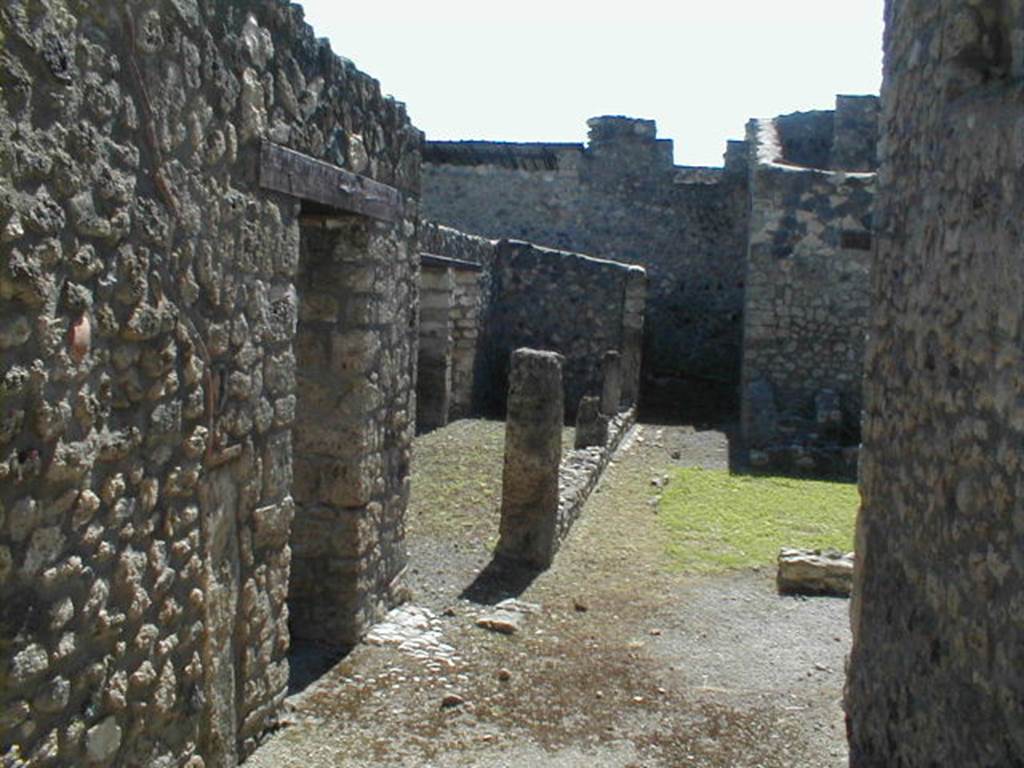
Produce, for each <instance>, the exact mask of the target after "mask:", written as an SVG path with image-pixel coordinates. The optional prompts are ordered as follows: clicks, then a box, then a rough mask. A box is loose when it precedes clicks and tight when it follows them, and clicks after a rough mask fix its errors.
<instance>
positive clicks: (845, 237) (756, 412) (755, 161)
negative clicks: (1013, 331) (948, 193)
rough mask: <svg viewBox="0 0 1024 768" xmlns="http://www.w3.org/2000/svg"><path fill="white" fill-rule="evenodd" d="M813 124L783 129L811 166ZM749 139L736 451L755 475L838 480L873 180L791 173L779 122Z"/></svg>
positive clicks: (854, 402) (861, 325) (847, 438)
mask: <svg viewBox="0 0 1024 768" xmlns="http://www.w3.org/2000/svg"><path fill="white" fill-rule="evenodd" d="M813 114H814V117H815V119H814V120H811V121H810V123H809V125H810V126H811V127H812V128H814V129H815V131H816V132H811V131H810V130H809V129H808V130H806V131H799V130H797V127H796V126H798V125H800V123H797V122H796V116H788V118H787V119H788V120H789V121H790V122H789V123H786V124H785V130H788V131H790V132H791V133H792V134H793V135H795V136H797V137H799V138H800V140H801V141H803V142H804V143H803V144H800V145H799V146H800V147H801V149H800V152H802V153H804V155H805V156H809V155H810V154H815V153H817V154H821V148H820V147H819V146H818V144H816V143H814V142H812V141H811V138H813V137H816V136H817V135H818V134H820V133H821V129H820V126H819V123H822V122H823V121H822V119H821V118H820V116H819V113H813ZM822 114H826V115H829V116H830V117H834V115H833V113H822ZM749 131H750V133H749V137H748V142H749V144H750V146H751V152H752V159H751V182H750V197H751V213H750V239H749V248H748V256H747V276H746V299H745V310H744V338H743V388H742V399H741V406H742V424H743V435H744V442H745V445H746V446H747V447H748V448H750V449H752V455H751V459H752V462H753V463H754V464H755V465H759V466H760V465H765V464H768V465H772V466H775V467H777V468H782V469H806V470H815V471H835V472H840V473H842V472H846V473H847V474H849V473H850V472H852V471H854V466H855V464H854V463H853V462H852V461H851V460H850V458H849V457H850V454H847V457H846V458H845V459H844V457H843V454H842V449H841V446H844V445H846V446H849V445H856V444H857V443H858V442H859V434H860V429H859V425H860V414H861V379H862V363H863V359H864V343H865V335H866V332H867V319H868V313H869V305H870V301H869V280H870V271H871V266H870V261H871V248H872V242H873V239H872V234H871V232H872V209H873V200H874V187H875V175H874V174H873V173H854V172H845V171H828V170H821V169H816V168H800V167H796V166H794V165H793V164H792V162H791V161H790V160H789V159H788V158H787V157H786V156H785V152H786V151H787V150H786V141H796V139H794V138H792V137H790V138H789V139H786V138H785V136H784V135H783V127H782V126H781V125H780V123H779V121H778V120H755V121H752V122H751V125H750V128H749ZM851 133H852V132H851ZM827 135H828V137H829V139H830V140H831V137H832V135H833V134H832V132H828V134H827ZM790 151H795V150H792V147H791V148H790ZM797 156H801V155H800V154H799V153H797ZM819 159H821V160H822V162H823V164H825V165H827V164H828V155H827V154H826V155H825V157H824V158H819ZM836 403H838V406H837V405H836ZM826 446H835V450H822V451H819V450H818V448H819V447H823V448H824V447H826Z"/></svg>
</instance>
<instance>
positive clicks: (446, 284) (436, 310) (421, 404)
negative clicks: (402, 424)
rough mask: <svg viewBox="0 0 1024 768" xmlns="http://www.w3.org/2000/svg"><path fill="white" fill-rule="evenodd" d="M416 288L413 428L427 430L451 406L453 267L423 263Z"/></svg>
mask: <svg viewBox="0 0 1024 768" xmlns="http://www.w3.org/2000/svg"><path fill="white" fill-rule="evenodd" d="M419 288H420V332H419V350H418V362H417V364H416V430H417V431H418V432H426V431H428V430H431V429H437V428H438V427H443V426H444V425H445V424H447V423H448V413H449V410H450V408H451V399H452V356H453V352H454V339H453V336H452V330H453V329H452V326H453V325H454V323H453V313H452V309H453V304H454V301H455V296H454V293H455V271H454V269H452V268H451V267H434V266H427V265H423V266H422V268H421V269H420V284H419Z"/></svg>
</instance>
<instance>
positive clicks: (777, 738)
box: [247, 421, 850, 768]
mask: <svg viewBox="0 0 1024 768" xmlns="http://www.w3.org/2000/svg"><path fill="white" fill-rule="evenodd" d="M502 429H503V427H502V425H500V424H495V423H489V422H482V421H463V422H457V423H455V424H453V425H451V426H449V427H447V428H445V429H443V430H438V431H437V432H434V433H431V434H430V435H426V436H423V437H421V438H419V439H418V441H417V446H416V462H417V467H418V468H417V470H416V471H417V476H416V477H414V490H413V493H414V499H413V502H412V504H411V506H410V512H409V522H408V531H407V537H408V542H409V556H410V572H409V581H410V586H411V587H412V590H413V600H412V604H411V605H412V606H414V608H412V609H410V611H409V612H407V613H406V614H404V615H405V625H403V626H407V628H408V630H409V632H410V633H411V635H409V637H411V638H412V639H411V641H409V642H406V643H405V645H403V646H398V645H396V644H393V643H392V644H388V643H387V642H386V641H385V644H365V645H361V646H359V647H357V648H356V649H355V650H354V651H352V652H351V653H350V654H349V655H348V656H347V657H345V658H344V659H342V660H340V661H338V662H337V663H336V664H334V665H333V666H331V667H329V668H327V667H328V665H327V664H326V663H325V662H324V657H323V656H322V655H320V654H318V653H317V652H316V650H315V649H304V648H300V649H296V653H295V673H294V678H295V682H294V684H295V688H296V692H295V694H294V695H293V696H292V697H291V698H290V699H289V710H290V711H289V713H288V715H287V718H286V723H285V725H284V727H282V728H281V729H280V730H279V731H278V732H276V733H275V734H273V735H272V736H271V737H270V738H268V739H267V741H266V742H265V743H264V744H263V745H262V746H261V748H260V749H259V750H258V751H257V753H256V754H255V755H254V756H253V757H252V758H251V759H250V760H249V761H248V762H247V766H252V768H287V767H288V766H302V768H326V767H327V766H331V767H334V766H338V767H349V766H351V767H352V768H356V767H357V766H358V767H362V766H408V767H410V768H411V767H412V766H416V767H420V768H431V767H435V768H443V767H446V766H452V767H456V766H481V768H491V767H493V768H497V767H499V766H500V767H503V768H518V767H520V766H523V767H524V768H525V767H526V766H529V767H530V768H535V766H537V765H544V766H554V767H555V768H558V767H559V766H593V767H594V768H600V767H603V766H608V767H609V768H611V767H612V766H614V767H616V768H627V767H631V766H636V767H640V766H643V767H645V768H646V767H647V766H666V767H673V768H674V767H675V766H708V767H710V766H721V767H722V768H725V767H728V768H747V767H749V768H755V767H764V768H768V767H774V766H778V767H779V768H782V767H783V766H784V767H785V768H793V767H794V766H809V767H813V768H821V767H832V766H834V767H836V768H838V767H839V766H845V765H846V764H847V752H846V739H845V730H844V725H843V714H842V710H841V705H840V699H841V695H842V685H843V678H844V669H843V667H844V661H845V657H846V654H847V653H848V650H849V644H850V635H849V623H848V618H847V611H848V603H847V601H845V600H840V599H832V598H813V599H802V598H793V597H780V596H778V595H777V594H776V592H775V589H774V572H773V569H771V568H769V567H765V568H761V569H755V570H746V571H739V572H729V573H724V574H719V575H715V576H703V577H693V576H687V575H685V574H680V573H676V572H675V571H674V570H673V568H672V564H671V561H670V560H669V559H668V557H667V555H666V554H665V546H664V545H665V538H664V536H665V534H664V532H663V530H662V529H661V527H660V525H659V523H658V518H657V494H658V492H659V488H658V486H657V484H656V483H655V481H658V482H660V478H662V477H664V476H665V475H666V473H668V472H669V471H670V470H671V468H673V467H678V466H694V465H699V466H704V467H709V468H714V467H725V466H726V465H727V461H728V443H727V439H726V436H725V435H724V434H722V433H720V432H710V431H708V432H696V431H694V430H693V429H690V428H686V427H656V426H650V425H643V426H639V427H637V428H635V430H634V431H633V433H631V435H630V436H629V437H628V438H627V440H626V442H625V443H624V445H623V447H622V448H621V449H620V451H619V454H618V456H617V457H616V459H615V461H614V462H613V463H612V465H611V466H610V467H609V469H608V471H607V473H606V474H605V477H604V479H603V480H602V482H601V484H600V485H599V487H598V489H597V491H596V492H595V494H594V495H593V496H592V497H591V500H590V501H589V502H588V504H587V507H586V509H585V512H584V514H583V516H582V517H581V519H580V520H579V521H578V522H577V524H576V526H575V527H574V529H573V531H572V533H571V535H570V537H569V539H568V540H567V541H566V543H565V544H564V545H563V548H562V550H561V551H560V552H559V554H558V557H557V559H556V563H555V565H554V567H552V568H551V569H550V570H549V571H547V572H545V573H543V574H540V575H539V576H538V577H536V578H535V579H532V580H531V579H528V578H526V577H522V578H518V579H515V578H511V579H510V578H508V577H501V575H500V574H499V576H494V575H493V573H492V569H490V568H488V564H489V562H490V550H491V548H492V547H493V545H494V542H495V537H496V531H497V525H498V516H497V505H498V495H499V492H500V469H501V435H502ZM568 436H569V437H571V435H568ZM438 484H441V485H440V486H439V485H438ZM481 572H483V574H484V575H483V576H480V574H481ZM508 595H512V596H518V598H519V600H521V601H524V602H525V603H527V604H529V605H527V606H526V608H525V609H524V610H526V611H527V612H526V613H524V614H522V623H521V627H520V629H519V631H518V632H516V633H515V634H512V635H505V634H498V633H495V632H491V631H488V630H485V629H482V628H480V627H478V626H477V625H476V620H477V619H478V618H479V617H480V616H481V615H482V614H484V613H486V612H488V611H489V610H491V604H493V603H494V602H496V601H497V600H499V599H501V598H503V597H505V596H508ZM530 606H532V607H530ZM417 633H419V634H417ZM385 634H386V632H385ZM403 637H405V636H404V635H403ZM379 641H380V639H379V638H378V642H379ZM325 669H326V671H325ZM321 673H322V674H321Z"/></svg>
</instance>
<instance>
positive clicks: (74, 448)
mask: <svg viewBox="0 0 1024 768" xmlns="http://www.w3.org/2000/svg"><path fill="white" fill-rule="evenodd" d="M0 42H2V52H0V88H2V91H0V400H2V416H0V753H2V752H4V751H6V750H8V749H9V748H11V747H12V746H13V745H15V744H16V745H18V746H19V747H20V751H21V752H22V754H23V756H24V757H25V758H26V759H27V760H28V762H29V763H30V764H32V765H40V766H42V765H51V764H54V765H56V764H62V765H89V764H94V763H95V764H103V765H111V766H120V765H125V766H129V765H132V766H134V765H146V766H181V765H189V766H191V767H192V768H197V767H198V766H201V765H204V764H205V765H207V766H229V765H233V764H234V763H235V762H236V760H237V759H238V758H240V757H242V756H244V755H245V754H246V753H247V752H248V751H250V750H251V749H252V747H253V745H254V743H255V739H256V738H257V737H258V736H259V735H260V734H261V733H262V732H263V730H264V729H265V728H266V727H267V725H268V724H269V723H271V722H272V721H273V719H274V716H275V712H276V710H277V708H278V705H279V704H280V702H281V700H282V697H283V696H284V692H285V686H286V680H287V674H288V671H287V661H286V657H285V654H286V652H287V649H288V643H289V640H288V637H289V632H288V628H287V623H288V607H287V597H286V596H287V594H288V581H289V572H290V570H291V566H292V562H291V559H292V555H291V549H290V547H289V533H290V529H291V520H292V517H293V516H294V515H295V514H296V509H295V506H296V505H295V502H294V500H293V499H294V495H293V481H292V477H293V469H294V462H293V451H294V449H293V443H295V442H296V440H295V439H293V434H292V428H293V426H294V424H295V419H296V410H297V408H298V407H299V403H300V402H301V399H302V397H303V396H304V395H303V393H302V392H301V391H300V390H301V386H300V385H298V384H297V380H296V376H297V371H296V351H295V336H296V327H297V323H298V320H299V317H300V315H301V314H302V313H303V311H304V309H303V301H304V297H303V296H302V295H301V288H300V289H299V290H297V288H296V280H297V271H298V270H299V264H300V258H301V254H302V246H301V244H300V227H299V215H300V205H299V203H298V201H297V200H294V199H291V198H288V197H285V196H282V195H278V194H271V193H267V192H263V191H261V190H260V189H259V187H258V180H257V171H258V162H259V141H260V139H263V138H269V139H272V140H273V141H276V142H278V143H280V144H284V145H287V146H289V147H292V148H294V149H296V150H299V151H301V152H304V153H306V154H308V155H312V156H313V157H316V158H319V159H323V160H326V161H328V162H331V163H335V164H339V165H343V166H345V167H347V168H349V169H350V170H352V171H356V172H359V173H363V174H366V175H369V176H372V177H374V178H375V179H377V180H378V181H382V182H384V183H387V184H391V185H394V186H397V187H399V188H400V189H402V190H405V191H406V192H407V193H408V194H409V195H410V196H412V197H414V196H415V194H416V192H417V189H418V166H419V151H418V147H419V142H420V135H419V133H418V132H417V131H415V129H413V128H412V127H411V126H410V124H409V121H408V118H407V117H406V115H405V112H404V109H403V108H402V107H401V105H399V104H396V103H395V102H393V101H390V100H387V99H385V98H383V97H382V95H381V92H380V89H379V86H378V85H377V83H376V82H375V81H374V80H372V79H370V78H369V77H367V76H365V75H363V74H361V73H360V72H358V71H357V70H356V69H355V67H354V66H353V65H352V64H351V63H350V62H347V61H345V60H343V59H340V58H338V57H336V56H335V55H334V54H333V53H331V51H330V49H329V48H328V46H327V44H326V43H324V42H322V41H317V40H316V39H315V38H314V35H313V33H312V31H311V30H310V29H309V27H308V26H306V25H305V24H304V23H303V21H302V13H301V10H300V9H299V8H298V6H294V5H289V4H287V3H284V2H278V1H277V0H206V1H202V0H131V1H130V2H126V3H115V2H110V1H109V0H102V1H100V2H79V1H78V0H36V1H34V2H23V1H22V0H9V2H5V3H4V4H3V7H2V8H0ZM412 203H413V205H412V208H411V209H410V210H409V212H408V217H409V218H408V220H407V221H406V222H405V223H404V224H399V225H398V226H396V227H391V228H386V229H382V228H380V227H382V226H383V225H376V224H373V225H368V226H369V227H370V228H371V235H370V239H371V240H372V241H373V242H374V243H376V245H374V244H372V243H369V244H367V245H366V247H365V248H364V251H365V252H367V253H369V252H376V253H377V254H378V256H379V257H380V261H379V262H378V263H377V267H376V271H375V272H374V273H373V275H372V276H368V277H367V278H366V279H367V281H368V282H367V285H366V288H365V291H366V292H368V293H375V294H376V295H378V296H381V297H383V296H385V295H387V292H388V291H395V290H404V291H406V292H407V294H408V295H407V296H406V300H405V301H404V303H402V304H400V305H399V309H398V313H397V314H396V315H391V314H388V313H389V312H390V311H391V309H389V308H388V307H387V305H386V303H385V302H384V300H383V299H381V300H380V301H374V302H370V303H369V304H368V305H367V306H373V307H375V308H376V309H377V310H378V311H379V314H377V315H375V317H376V319H375V320H372V321H370V320H368V321H366V326H365V331H364V337H363V338H361V339H359V340H358V343H359V344H364V345H365V352H359V353H356V352H352V354H353V355H354V356H355V358H357V359H358V360H359V361H360V362H359V365H360V366H362V367H361V368H360V370H361V375H362V376H363V377H364V378H365V379H366V381H365V383H364V384H362V385H361V386H364V388H365V396H366V397H367V398H372V399H374V402H376V403H377V407H376V409H375V410H373V411H372V412H368V414H367V424H366V428H365V430H364V434H365V435H366V437H367V441H366V454H365V456H360V457H359V460H358V461H357V462H355V463H356V464H358V466H360V467H361V468H362V469H361V470H360V471H364V472H365V473H366V476H367V477H368V478H372V486H373V487H372V493H373V495H374V496H375V497H379V498H385V499H387V500H388V501H387V506H385V507H384V509H383V510H382V511H380V512H379V514H380V515H381V516H389V515H390V516H396V515H400V514H401V506H402V504H401V499H402V494H403V493H404V484H405V477H406V476H407V470H408V467H407V460H406V454H407V451H408V444H409V441H410V439H411V429H412V427H411V423H412V419H411V417H410V412H411V387H412V384H411V382H412V377H413V373H414V365H415V363H414V361H413V360H412V350H413V349H414V346H413V345H414V338H413V334H414V333H415V316H414V314H413V312H414V310H413V309H412V307H413V306H414V304H415V301H414V295H415V294H414V292H415V289H416V286H415V270H416V266H415V265H416V260H415V246H414V238H415V227H414V223H413V219H414V218H415V209H414V208H415V206H414V203H415V201H414V200H413V201H412ZM355 290H356V289H353V291H355ZM307 309H308V308H307ZM339 311H347V310H342V309H339ZM350 341H351V342H352V344H355V343H356V341H357V340H355V339H351V340H350V339H339V347H341V346H344V345H347V344H348V343H349V342H350ZM345 348H346V349H348V350H351V349H353V348H352V347H345ZM371 355H375V356H376V357H374V358H373V362H371V361H370V360H371ZM335 458H336V459H337V458H339V457H335ZM342 464H344V462H342ZM345 466H348V465H347V464H345ZM360 503H361V500H360ZM379 575H380V574H376V573H375V574H373V578H377V577H378V576H379Z"/></svg>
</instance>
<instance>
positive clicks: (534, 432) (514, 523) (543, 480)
mask: <svg viewBox="0 0 1024 768" xmlns="http://www.w3.org/2000/svg"><path fill="white" fill-rule="evenodd" d="M564 410H565V409H564V403H563V396H562V356H561V355H559V354H557V353H555V352H541V351H537V350H533V349H517V350H516V351H515V352H513V353H512V365H511V372H510V375H509V391H508V415H507V417H506V419H507V420H506V424H505V468H504V472H503V475H502V493H501V537H500V539H499V541H498V550H497V554H498V555H499V556H500V557H502V558H504V559H507V560H511V561H514V562H518V563H520V564H523V565H526V566H529V567H533V568H547V567H548V566H549V565H551V561H552V559H553V557H554V554H555V549H556V548H557V546H558V545H557V534H556V531H557V521H558V465H559V462H560V460H561V455H562V420H563V413H564Z"/></svg>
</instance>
